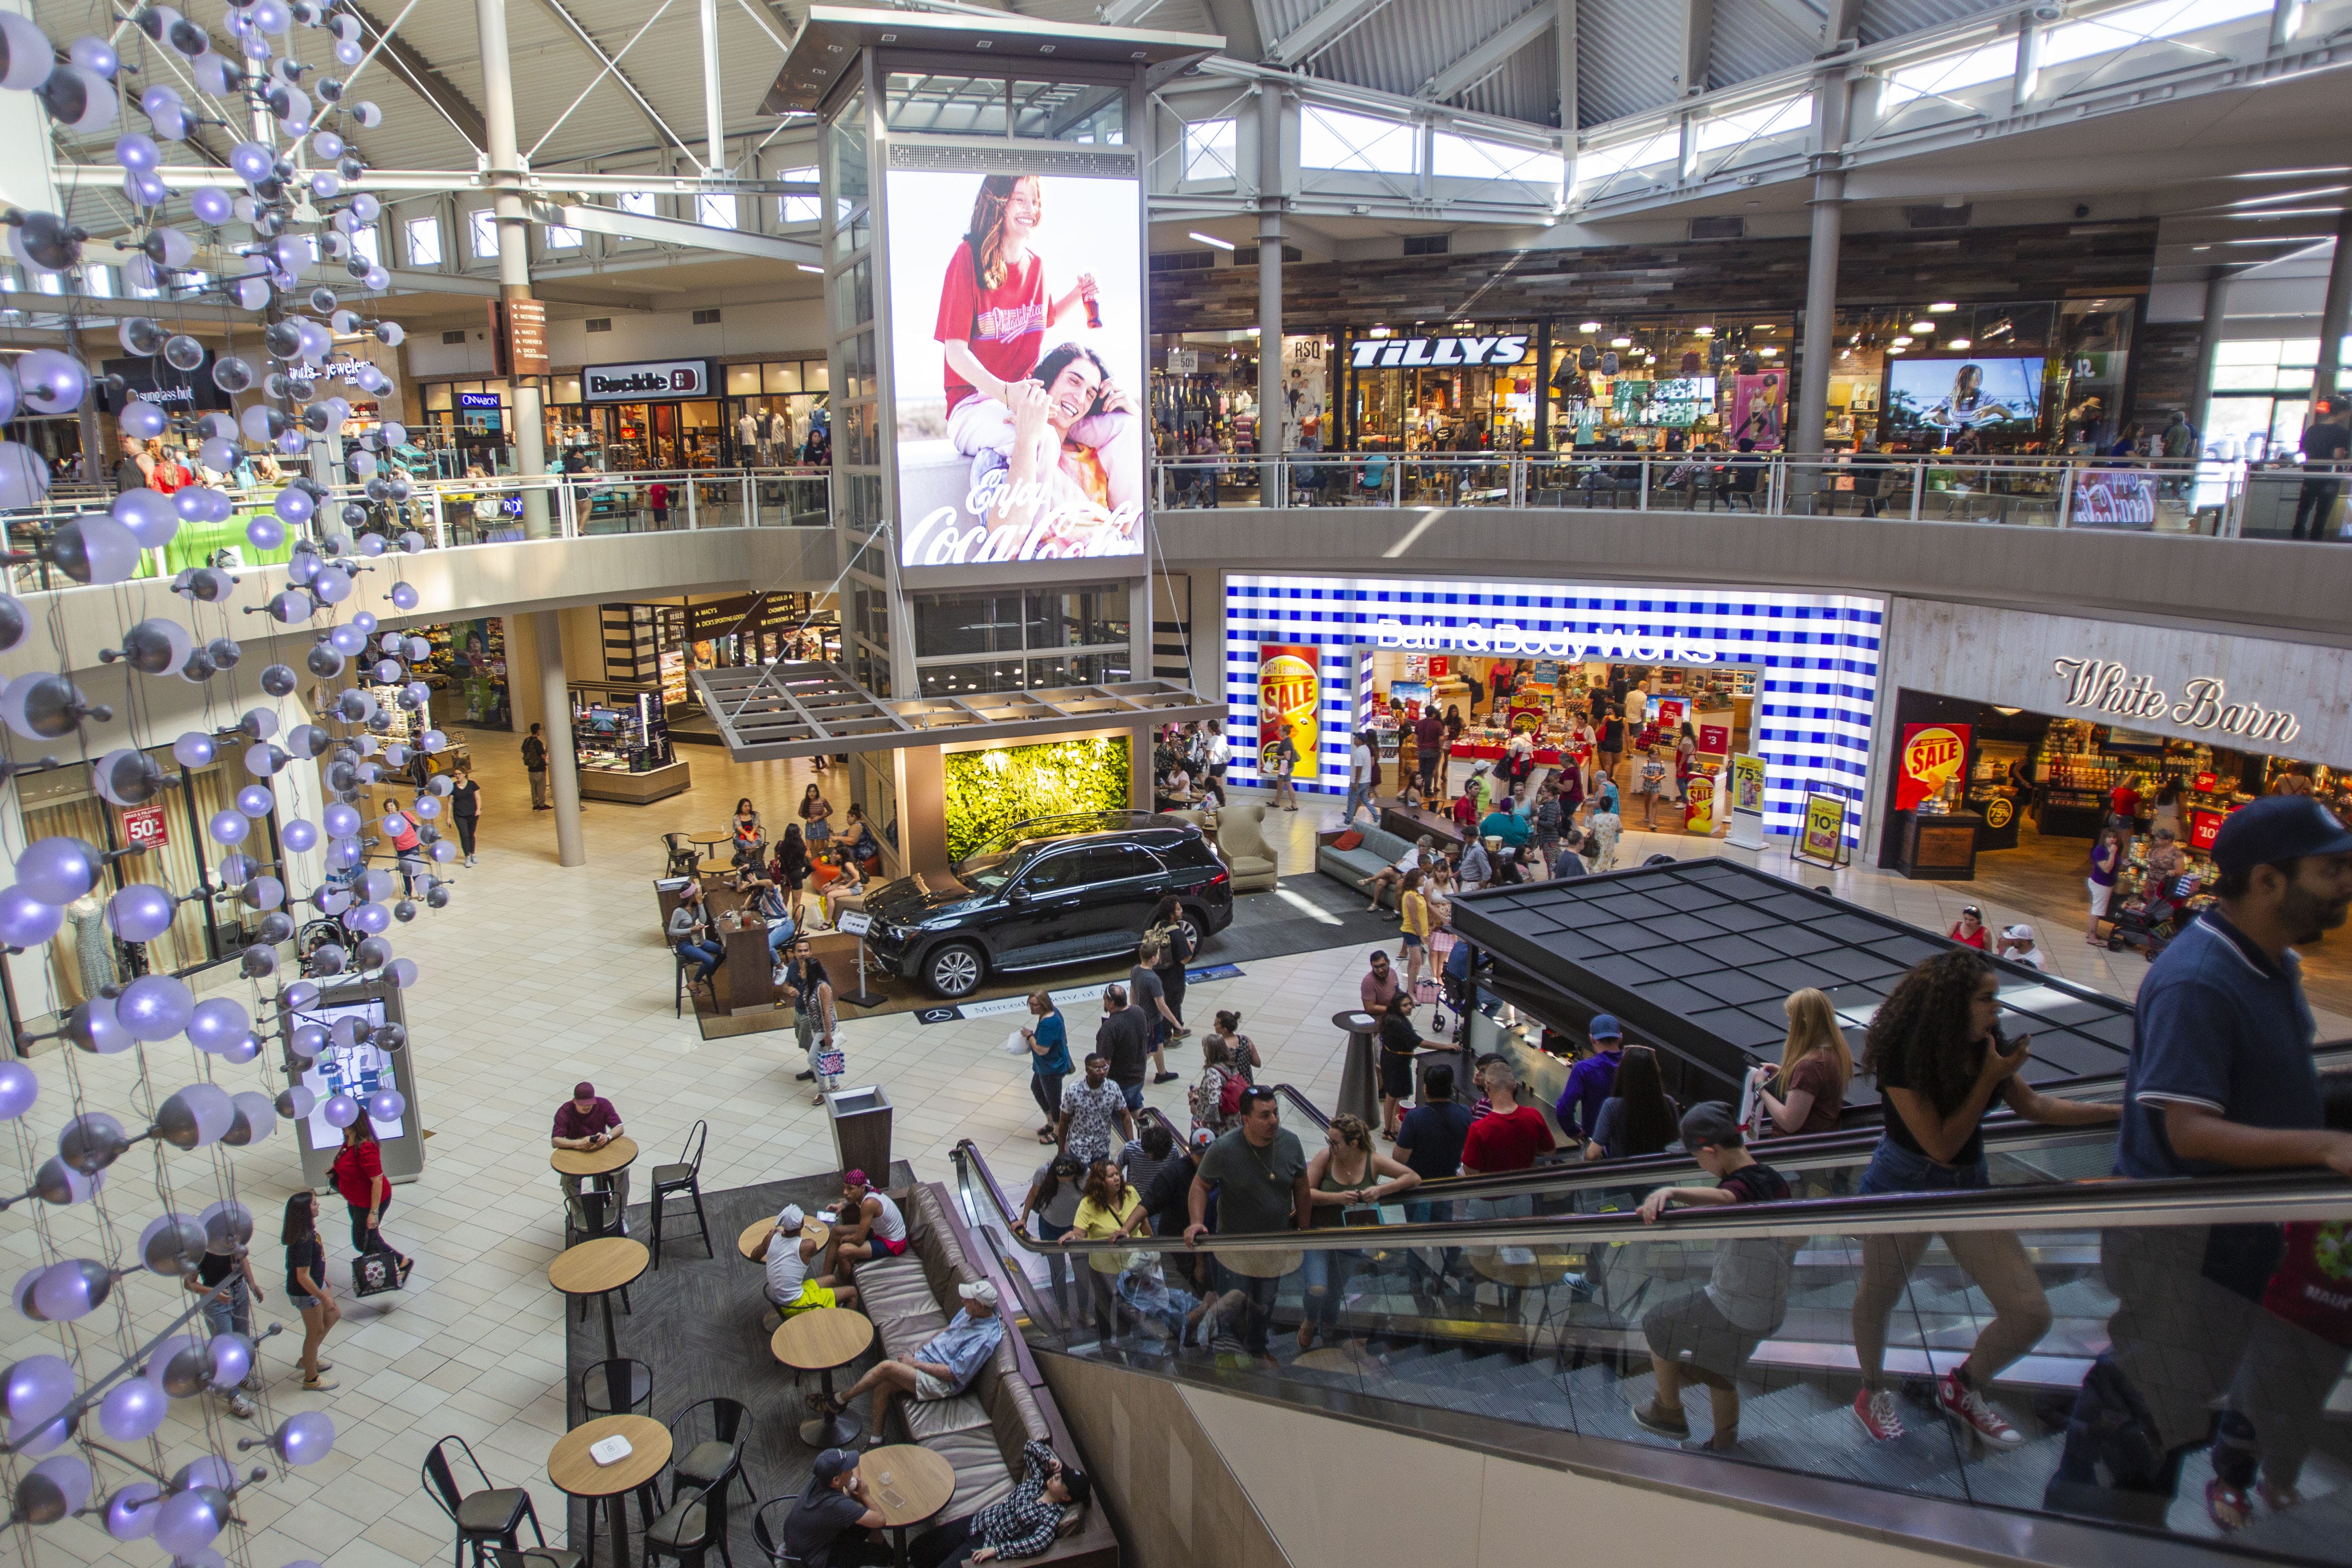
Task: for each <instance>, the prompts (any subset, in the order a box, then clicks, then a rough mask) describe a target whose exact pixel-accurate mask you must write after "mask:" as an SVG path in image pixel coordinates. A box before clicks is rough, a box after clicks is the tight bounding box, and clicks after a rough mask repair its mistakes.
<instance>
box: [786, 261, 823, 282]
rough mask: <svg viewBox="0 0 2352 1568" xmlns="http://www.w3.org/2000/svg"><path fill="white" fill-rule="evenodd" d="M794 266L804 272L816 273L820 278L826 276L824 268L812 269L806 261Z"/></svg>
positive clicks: (795, 263)
mask: <svg viewBox="0 0 2352 1568" xmlns="http://www.w3.org/2000/svg"><path fill="white" fill-rule="evenodd" d="M793 265H794V266H796V267H798V268H800V269H801V270H802V271H803V272H814V273H815V274H816V275H817V276H818V277H820V278H822V277H824V268H822V267H811V266H810V265H809V264H808V263H807V262H805V261H799V262H794V263H793Z"/></svg>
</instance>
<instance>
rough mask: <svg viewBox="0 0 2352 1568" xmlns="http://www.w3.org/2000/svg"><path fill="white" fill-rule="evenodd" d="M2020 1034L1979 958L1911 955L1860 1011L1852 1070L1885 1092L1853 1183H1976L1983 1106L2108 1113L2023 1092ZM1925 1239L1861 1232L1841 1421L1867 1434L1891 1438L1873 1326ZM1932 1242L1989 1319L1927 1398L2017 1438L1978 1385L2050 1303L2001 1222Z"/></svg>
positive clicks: (1988, 1436) (1947, 1188)
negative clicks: (1848, 1386)
mask: <svg viewBox="0 0 2352 1568" xmlns="http://www.w3.org/2000/svg"><path fill="white" fill-rule="evenodd" d="M2031 1044H2032V1037H2031V1036H2020V1037H2018V1038H2017V1039H2016V1040H2015V1041H2013V1042H2012V1041H2005V1040H2003V1039H2002V1038H2001V1037H2000V976H1999V974H1998V973H1995V971H1994V969H1993V967H1992V965H1991V964H1990V963H1988V962H1986V959H1985V956H1984V955H1983V954H1982V953H1980V952H1976V951H1975V950H1973V949H1971V948H1956V949H1954V950H1953V951H1951V952H1942V953H1938V954H1937V955H1936V956H1935V957H1933V958H1930V959H1925V960H1922V961H1921V962H1920V963H1916V964H1914V965H1913V966H1912V968H1911V973H1908V974H1906V975H1905V976H1904V977H1903V978H1902V980H1901V981H1900V982H1898V983H1897V984H1896V985H1895V993H1894V994H1893V995H1891V996H1889V997H1887V999H1886V1002H1885V1005H1884V1006H1882V1007H1880V1008H1879V1010H1878V1016H1876V1017H1875V1018H1874V1019H1873V1020H1872V1021H1871V1025H1870V1040H1869V1044H1868V1045H1867V1047H1865V1048H1864V1057H1863V1068H1864V1071H1866V1072H1868V1073H1869V1074H1870V1075H1871V1077H1872V1078H1874V1079H1876V1080H1877V1083H1878V1089H1879V1093H1880V1094H1881V1095H1882V1096H1883V1097H1884V1098H1885V1101H1886V1112H1885V1117H1886V1121H1885V1131H1884V1132H1883V1133H1881V1134H1880V1135H1879V1140H1878V1148H1877V1150H1876V1151H1875V1152H1874V1153H1873V1154H1872V1155H1871V1159H1870V1166H1869V1169H1867V1170H1865V1171H1864V1172H1863V1173H1862V1181H1861V1183H1860V1184H1859V1186H1858V1187H1857V1189H1856V1190H1857V1191H1858V1192H1860V1193H1863V1194H1872V1193H1925V1192H1952V1191H1957V1190H1960V1189H1963V1188H1971V1187H1982V1186H1986V1185H1988V1184H1989V1183H1988V1182H1987V1180H1986V1175H1985V1152H1984V1130H1983V1122H1984V1119H1985V1115H1986V1113H1987V1112H1988V1111H1989V1110H1991V1109H1992V1102H1993V1101H1994V1100H2001V1101H2003V1102H2004V1103H2006V1104H2007V1105H2008V1107H2009V1108H2010V1109H2011V1110H2014V1111H2015V1112H2017V1114H2018V1115H2020V1116H2021V1117H2023V1118H2025V1119H2026V1120H2027V1121H2038V1122H2041V1123H2042V1124H2043V1125H2045V1126H2051V1127H2085V1126H2089V1125H2092V1124H2093V1123H2095V1122H2102V1121H2115V1120H2116V1116H2117V1115H2118V1108H2117V1107H2116V1106H2112V1105H2084V1104H2081V1103H2079V1102H2077V1101H2074V1100H2056V1099H2053V1098H2052V1097H2051V1096H2049V1095H2046V1094H2042V1093H2041V1092H2039V1091H2037V1090H2035V1089H2029V1088H2028V1087H2026V1085H2025V1083H2024V1082H2023V1081H2022V1080H2021V1079H2019V1078H2018V1076H2017V1074H2018V1069H2019V1068H2022V1067H2023V1066H2024V1065H2025V1062H2026V1058H2027V1057H2028V1056H2029V1055H2030V1054H2031V1053H2030V1051H2029V1049H2028V1047H2029V1046H2030V1045H2031ZM1930 1239H1932V1238H1931V1237H1928V1236H1925V1235H1910V1236H1872V1237H1864V1238H1863V1243H1862V1282H1861V1285H1860V1288H1859V1289H1857V1290H1856V1291H1855V1292H1854V1299H1853V1346H1854V1353H1855V1355H1856V1357H1857V1358H1858V1359H1859V1360H1860V1362H1861V1363H1862V1391H1861V1392H1860V1393H1859V1394H1856V1395H1855V1396H1854V1401H1853V1415H1854V1419H1855V1420H1856V1421H1859V1422H1860V1423H1861V1424H1862V1429H1863V1430H1864V1431H1865V1432H1867V1433H1869V1434H1870V1436H1872V1437H1874V1438H1876V1439H1880V1440H1882V1441H1883V1440H1885V1439H1888V1438H1893V1437H1900V1436H1902V1435H1903V1422H1902V1418H1901V1417H1900V1416H1898V1415H1896V1414H1895V1395H1894V1393H1893V1392H1892V1391H1891V1390H1889V1389H1888V1388H1887V1387H1886V1379H1885V1363H1886V1325H1887V1321H1888V1320H1889V1319H1890V1318H1891V1317H1892V1316H1893V1315H1894V1311H1895V1304H1896V1302H1898V1301H1899V1300H1902V1297H1903V1293H1904V1290H1905V1289H1906V1287H1907V1286H1908V1284H1909V1283H1910V1279H1911V1271H1912V1270H1913V1269H1914V1268H1917V1267H1918V1265H1919V1258H1920V1257H1921V1255H1922V1254H1924V1253H1925V1252H1926V1251H1927V1243H1928V1241H1929V1240H1930ZM1944 1245H1945V1247H1947V1248H1948V1249H1949V1250H1950V1252H1951V1255H1952V1258H1953V1260H1954V1261H1955V1262H1957V1263H1958V1264H1959V1266H1960V1269H1961V1272H1963V1273H1964V1274H1966V1275H1967V1276H1968V1277H1969V1279H1971V1280H1972V1281H1974V1282H1975V1284H1976V1287H1977V1289H1979V1290H1980V1291H1982V1292H1983V1293H1984V1296H1985V1299H1986V1300H1989V1301H1990V1302H1991V1303H1992V1307H1993V1319H1992V1321H1991V1322H1990V1323H1987V1324H1986V1325H1985V1327H1984V1329H1983V1331H1981V1332H1980V1333H1979V1334H1978V1335H1977V1341H1976V1344H1975V1346H1974V1348H1972V1349H1971V1350H1970V1351H1969V1357H1968V1359H1967V1360H1966V1361H1964V1362H1962V1363H1960V1364H1959V1365H1958V1367H1956V1368H1954V1369H1953V1370H1952V1371H1950V1372H1948V1373H1945V1374H1944V1375H1943V1376H1942V1377H1941V1378H1938V1379H1937V1383H1936V1403H1937V1405H1938V1406H1939V1407H1940V1408H1941V1409H1942V1410H1943V1412H1944V1414H1945V1415H1948V1416H1950V1417H1951V1418H1952V1419H1953V1420H1955V1421H1957V1422H1958V1423H1959V1424H1960V1425H1961V1426H1964V1427H1966V1428H1967V1429H1968V1430H1969V1432H1971V1433H1973V1434H1974V1435H1975V1436H1977V1437H1978V1438H1979V1440H1981V1441H1982V1442H1984V1443H1985V1444H1987V1445H1988V1446H1990V1447H1994V1448H1997V1449H2008V1448H2014V1447H2017V1446H2018V1445H2020V1444H2021V1443H2022V1442H2024V1441H2025V1439H2024V1437H2023V1436H2021V1435H2020V1434H2019V1433H2018V1431H2017V1429H2016V1428H2015V1427H2014V1426H2011V1425H2010V1424H2009V1422H2008V1421H2007V1420H2005V1419H2003V1418H2002V1416H2001V1415H2000V1412H1999V1411H1997V1410H1995V1409H1994V1408H1993V1407H1992V1406H1991V1405H1988V1404H1986V1403H1985V1398H1984V1391H1985V1389H1986V1388H1988V1387H1990V1385H1991V1383H1992V1380H1993V1379H1994V1378H1995V1377H1997V1376H1999V1375H2000V1372H2001V1370H2002V1369H2003V1368H2005V1367H2007V1366H2008V1365H2009V1364H2010V1363H2012V1362H2014V1361H2016V1360H2017V1359H2018V1357H2020V1356H2021V1355H2023V1354H2024V1353H2025V1352H2027V1351H2029V1350H2032V1348H2033V1345H2034V1342H2036V1341H2038V1340H2039V1339H2041V1338H2042V1334H2043V1333H2045V1332H2046V1331H2048V1330H2049V1327H2050V1302H2049V1300H2048V1298H2046V1297H2045V1296H2043V1294H2042V1281H2041V1280H2040V1279H2039V1278H2037V1277H2036V1276H2035V1274H2034V1272H2033V1264H2032V1261H2031V1260H2030V1259H2029V1258H2027V1257H2026V1255H2025V1247H2024V1245H2023V1244H2022V1243H2021V1242H2020V1241H2019V1240H2018V1239H2017V1237H2016V1236H2015V1235H2014V1234H2012V1233H2010V1232H2003V1231H1983V1230H1972V1231H1948V1232H1946V1233H1944Z"/></svg>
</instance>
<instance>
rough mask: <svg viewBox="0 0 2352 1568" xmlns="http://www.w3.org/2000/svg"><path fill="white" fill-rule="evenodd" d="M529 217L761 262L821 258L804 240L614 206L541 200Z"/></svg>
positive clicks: (595, 231)
mask: <svg viewBox="0 0 2352 1568" xmlns="http://www.w3.org/2000/svg"><path fill="white" fill-rule="evenodd" d="M531 216H534V217H536V218H538V219H539V221H540V222H541V223H553V224H561V225H562V226H564V227H565V228H579V229H586V230H588V231H590V232H591V233H594V234H609V235H614V236H617V237H620V238H623V239H644V240H650V241H652V242H653V243H655V244H656V245H676V246H683V247H688V248H691V249H696V250H725V251H731V252H732V253H734V254H735V255H737V256H756V257H758V258H761V260H763V261H793V262H801V261H805V262H809V263H811V264H813V265H814V264H815V263H819V262H822V261H823V260H824V249H823V248H822V247H819V246H815V245H812V244H810V243H809V242H808V241H806V240H801V239H778V238H776V237H774V236H772V235H765V234H752V233H749V232H746V231H745V230H742V229H735V228H715V227H712V226H709V225H708V224H699V223H685V222H682V221H680V220H679V219H677V218H669V217H652V216H647V215H646V214H644V213H631V212H623V211H621V210H620V209H619V208H617V207H600V206H588V205H576V204H575V205H562V206H551V205H547V204H544V203H541V204H539V205H538V206H537V207H536V209H535V210H534V212H533V213H532V215H531Z"/></svg>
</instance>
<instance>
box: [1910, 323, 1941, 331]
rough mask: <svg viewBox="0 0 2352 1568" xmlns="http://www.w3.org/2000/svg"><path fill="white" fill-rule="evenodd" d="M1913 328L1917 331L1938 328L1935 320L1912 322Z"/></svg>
mask: <svg viewBox="0 0 2352 1568" xmlns="http://www.w3.org/2000/svg"><path fill="white" fill-rule="evenodd" d="M1911 330H1912V331H1915V332H1932V331H1935V330H1936V323H1935V322H1933V321H1914V322H1912V323H1911Z"/></svg>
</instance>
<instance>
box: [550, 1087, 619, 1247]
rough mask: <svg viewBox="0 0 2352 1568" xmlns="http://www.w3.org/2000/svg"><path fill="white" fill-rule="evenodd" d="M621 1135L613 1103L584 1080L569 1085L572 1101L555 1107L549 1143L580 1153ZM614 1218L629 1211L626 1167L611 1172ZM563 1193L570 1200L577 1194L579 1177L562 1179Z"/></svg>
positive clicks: (601, 1146) (594, 1148) (595, 1148)
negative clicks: (553, 1129)
mask: <svg viewBox="0 0 2352 1568" xmlns="http://www.w3.org/2000/svg"><path fill="white" fill-rule="evenodd" d="M620 1136H621V1113H620V1112H619V1111H617V1110H614V1109H613V1102H612V1101H611V1100H605V1099H603V1098H601V1097H600V1096H599V1095H598V1094H597V1093H596V1086H595V1085H594V1084H593V1083H588V1082H585V1081H583V1082H580V1083H575V1084H573V1085H572V1098H571V1099H570V1100H565V1101H564V1102H563V1103H562V1105H559V1106H557V1107H556V1108H555V1132H554V1135H553V1136H552V1137H551V1138H550V1139H549V1140H548V1142H551V1144H553V1145H554V1146H555V1147H556V1148H558V1149H577V1150H580V1151H582V1152H590V1151H593V1150H597V1149H602V1148H603V1147H604V1145H606V1144H607V1143H610V1142H612V1141H613V1140H614V1139H615V1138H618V1137H620ZM612 1183H613V1203H614V1211H613V1212H614V1216H615V1217H616V1218H617V1217H618V1216H619V1215H625V1214H626V1213H628V1212H629V1168H628V1167H627V1166H626V1165H624V1166H622V1167H621V1168H620V1169H619V1170H617V1171H615V1172H614V1173H613V1175H612ZM563 1194H564V1196H566V1197H569V1198H577V1197H578V1196H579V1195H580V1178H579V1177H577V1176H566V1177H564V1178H563Z"/></svg>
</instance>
